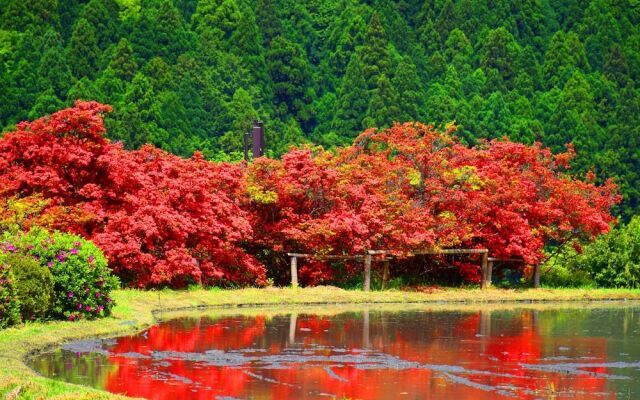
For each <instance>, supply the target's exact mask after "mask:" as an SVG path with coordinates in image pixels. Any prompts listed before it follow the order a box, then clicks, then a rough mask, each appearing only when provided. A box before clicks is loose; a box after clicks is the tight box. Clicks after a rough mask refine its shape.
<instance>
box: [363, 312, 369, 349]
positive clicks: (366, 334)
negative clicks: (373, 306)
mask: <svg viewBox="0 0 640 400" xmlns="http://www.w3.org/2000/svg"><path fill="white" fill-rule="evenodd" d="M362 346H363V347H364V348H365V349H366V348H369V346H371V340H370V338H369V309H366V310H365V311H364V315H363V316H362Z"/></svg>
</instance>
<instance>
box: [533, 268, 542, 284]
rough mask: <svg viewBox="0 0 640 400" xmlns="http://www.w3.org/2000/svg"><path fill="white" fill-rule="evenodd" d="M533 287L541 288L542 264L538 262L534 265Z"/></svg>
mask: <svg viewBox="0 0 640 400" xmlns="http://www.w3.org/2000/svg"><path fill="white" fill-rule="evenodd" d="M533 287H534V288H536V289H539V288H540V264H536V265H535V266H534V267H533Z"/></svg>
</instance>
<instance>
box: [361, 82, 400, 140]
mask: <svg viewBox="0 0 640 400" xmlns="http://www.w3.org/2000/svg"><path fill="white" fill-rule="evenodd" d="M399 116H400V109H399V108H398V92H397V91H396V88H394V87H393V85H392V84H391V81H390V80H389V78H387V76H386V75H384V74H383V75H380V78H378V82H377V85H376V89H375V90H374V91H373V94H372V96H371V101H370V102H369V109H368V110H367V116H366V117H365V119H364V121H363V124H364V126H365V127H367V128H368V127H373V126H375V127H378V128H380V127H387V126H390V125H391V124H393V122H397V121H398V118H399Z"/></svg>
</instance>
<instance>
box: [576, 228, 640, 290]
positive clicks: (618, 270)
mask: <svg viewBox="0 0 640 400" xmlns="http://www.w3.org/2000/svg"><path fill="white" fill-rule="evenodd" d="M575 263H576V265H575V267H576V268H579V269H582V270H585V271H587V272H588V273H589V274H590V275H591V276H592V277H593V279H594V280H595V281H596V283H597V284H598V286H605V287H627V288H640V217H635V218H633V219H632V220H631V222H630V223H629V224H627V225H626V226H619V227H617V228H615V229H613V230H612V231H611V232H610V233H608V234H606V235H602V236H600V237H598V239H596V241H595V242H594V243H593V244H590V245H589V246H585V248H584V251H583V253H582V254H581V255H580V256H578V257H577V258H576V260H575Z"/></svg>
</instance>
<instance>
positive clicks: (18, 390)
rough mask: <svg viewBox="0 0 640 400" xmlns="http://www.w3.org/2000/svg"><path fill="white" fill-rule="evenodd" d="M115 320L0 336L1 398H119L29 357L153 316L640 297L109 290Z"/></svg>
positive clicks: (635, 294)
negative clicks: (50, 374) (55, 373)
mask: <svg viewBox="0 0 640 400" xmlns="http://www.w3.org/2000/svg"><path fill="white" fill-rule="evenodd" d="M112 297H113V299H114V300H115V301H116V306H115V308H114V310H113V316H112V317H110V318H107V319H103V320H96V321H81V322H62V321H55V322H46V323H28V324H26V325H23V326H19V327H15V328H10V329H6V330H4V331H0V396H2V397H4V398H6V399H43V398H47V399H49V398H53V399H112V398H124V397H121V396H114V395H111V394H109V393H106V392H103V391H99V390H94V389H91V388H87V387H83V386H78V385H73V384H68V383H63V382H58V381H54V380H51V379H46V378H43V377H40V376H38V375H36V374H35V372H33V371H32V370H31V369H29V368H28V367H27V366H26V365H25V363H24V360H25V358H26V357H28V356H29V355H31V354H33V353H35V352H37V351H39V350H42V349H44V348H47V347H50V346H55V345H57V344H59V343H62V342H64V341H68V340H73V339H80V338H85V337H96V336H102V337H107V336H118V335H124V334H131V333H133V332H135V331H139V330H141V329H143V328H145V327H147V326H149V325H152V324H154V323H155V322H156V317H155V315H154V311H169V310H187V309H194V308H200V307H202V308H207V307H236V306H249V305H270V306H292V305H296V304H297V305H305V304H324V303H330V304H362V303H431V304H432V305H433V307H434V308H435V307H439V306H438V304H437V303H443V302H444V303H446V304H449V306H450V304H451V303H454V304H456V303H463V304H465V305H466V307H468V304H472V305H473V304H475V305H485V306H487V305H488V304H495V303H511V305H512V306H518V302H564V301H572V302H575V301H576V300H583V301H589V300H622V299H629V300H630V299H635V300H640V291H638V290H625V289H595V290H594V289H538V290H533V289H530V290H502V289H489V290H479V289H434V290H431V291H430V292H429V293H421V292H402V291H393V290H391V291H383V292H369V293H366V292H362V291H357V290H349V291H347V290H342V289H337V288H333V287H316V288H305V289H290V288H281V289H278V288H266V289H238V290H220V289H211V290H205V289H197V290H188V291H172V290H162V291H136V290H119V291H115V292H114V293H113V296H112ZM434 303H436V304H434Z"/></svg>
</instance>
